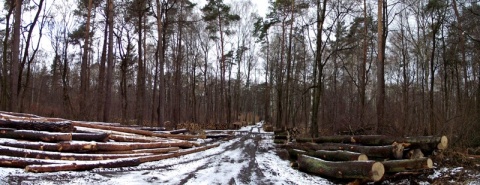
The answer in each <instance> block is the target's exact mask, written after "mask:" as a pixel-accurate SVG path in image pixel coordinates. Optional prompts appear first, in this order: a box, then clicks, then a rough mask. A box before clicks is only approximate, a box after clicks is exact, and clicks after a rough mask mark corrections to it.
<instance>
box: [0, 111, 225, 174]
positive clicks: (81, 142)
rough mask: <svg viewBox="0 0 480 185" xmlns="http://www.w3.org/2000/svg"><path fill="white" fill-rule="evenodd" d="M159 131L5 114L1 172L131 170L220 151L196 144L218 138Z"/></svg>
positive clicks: (0, 122) (0, 130) (0, 125)
mask: <svg viewBox="0 0 480 185" xmlns="http://www.w3.org/2000/svg"><path fill="white" fill-rule="evenodd" d="M152 130H155V131H152ZM159 130H164V129H161V128H153V127H149V128H141V127H125V126H122V125H120V124H119V123H103V122H83V121H71V120H65V119H60V118H46V117H40V116H36V115H32V114H23V113H12V112H1V111H0V167H15V168H24V169H25V171H27V172H56V171H78V170H91V169H94V168H118V167H129V166H137V165H139V164H141V163H145V162H151V161H158V160H162V159H168V158H173V157H179V156H182V155H187V154H191V153H195V152H200V151H204V150H207V149H210V148H213V147H216V146H218V144H210V145H206V144H204V145H201V144H199V143H198V142H196V141H197V140H198V139H205V138H207V137H209V138H219V136H218V135H212V136H210V135H205V134H203V135H192V134H188V130H185V129H181V130H175V131H159ZM222 136H223V137H227V136H228V135H222Z"/></svg>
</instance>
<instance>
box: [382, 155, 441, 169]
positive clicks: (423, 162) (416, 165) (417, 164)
mask: <svg viewBox="0 0 480 185" xmlns="http://www.w3.org/2000/svg"><path fill="white" fill-rule="evenodd" d="M382 164H383V166H384V167H385V172H386V173H397V172H406V171H418V170H424V169H431V168H433V161H432V160H431V159H430V158H427V157H424V158H419V159H404V160H390V161H383V162H382Z"/></svg>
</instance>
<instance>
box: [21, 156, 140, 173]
mask: <svg viewBox="0 0 480 185" xmlns="http://www.w3.org/2000/svg"><path fill="white" fill-rule="evenodd" d="M139 164H141V162H140V160H139V159H137V158H126V159H114V160H104V161H95V162H92V163H81V162H78V163H65V164H44V165H36V164H34V165H28V166H26V167H25V171H26V172H36V173H42V172H57V171H83V170H91V169H95V168H120V167H128V166H137V165H139Z"/></svg>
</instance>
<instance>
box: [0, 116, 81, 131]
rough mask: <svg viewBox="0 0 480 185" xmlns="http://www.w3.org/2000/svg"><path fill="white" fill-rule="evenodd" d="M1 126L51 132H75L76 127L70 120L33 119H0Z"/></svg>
mask: <svg viewBox="0 0 480 185" xmlns="http://www.w3.org/2000/svg"><path fill="white" fill-rule="evenodd" d="M0 127H7V128H14V129H17V130H37V131H49V132H73V131H75V128H74V127H73V125H72V123H70V122H68V121H63V122H42V121H32V120H7V119H0Z"/></svg>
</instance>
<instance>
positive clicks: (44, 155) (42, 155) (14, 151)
mask: <svg viewBox="0 0 480 185" xmlns="http://www.w3.org/2000/svg"><path fill="white" fill-rule="evenodd" d="M0 153H1V154H2V155H6V156H13V157H26V158H36V159H54V160H70V161H77V160H82V161H90V160H107V159H118V158H128V157H138V156H145V155H149V153H135V154H77V153H63V152H51V151H40V150H31V149H20V148H15V147H8V146H0Z"/></svg>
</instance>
